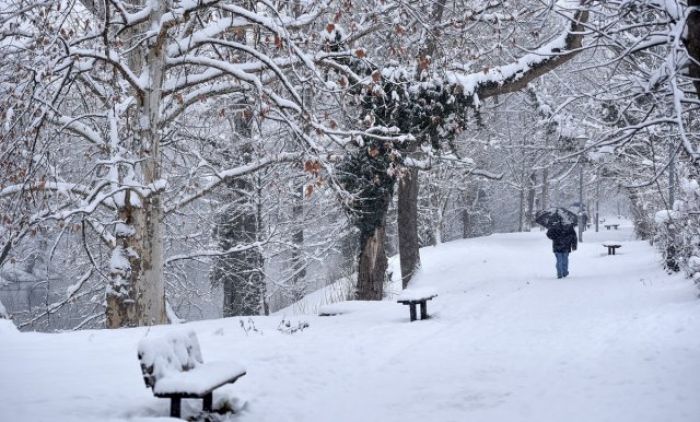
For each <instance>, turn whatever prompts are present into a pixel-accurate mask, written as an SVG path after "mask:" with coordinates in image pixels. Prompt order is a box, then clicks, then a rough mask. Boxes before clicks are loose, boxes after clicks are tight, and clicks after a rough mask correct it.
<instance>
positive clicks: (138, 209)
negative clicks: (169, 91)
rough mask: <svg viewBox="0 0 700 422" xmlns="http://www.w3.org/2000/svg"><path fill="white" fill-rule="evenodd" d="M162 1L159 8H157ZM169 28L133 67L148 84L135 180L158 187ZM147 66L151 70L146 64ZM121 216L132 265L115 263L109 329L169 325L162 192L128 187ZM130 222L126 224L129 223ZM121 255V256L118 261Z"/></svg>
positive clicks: (124, 257) (156, 12)
mask: <svg viewBox="0 0 700 422" xmlns="http://www.w3.org/2000/svg"><path fill="white" fill-rule="evenodd" d="M158 6H159V7H158ZM165 6H166V5H165V4H164V2H154V8H153V9H152V11H151V15H150V19H149V21H150V22H153V23H155V22H158V21H160V19H161V17H162V15H163V12H164V8H165ZM164 37H165V33H161V34H158V36H157V37H156V38H155V40H153V41H152V42H149V44H148V46H147V47H145V48H147V49H144V48H136V49H134V51H133V53H132V57H130V65H131V66H132V68H133V69H138V70H144V71H145V73H146V74H147V77H148V79H147V84H146V88H145V92H144V94H143V95H142V96H141V97H140V101H139V103H138V121H139V125H140V126H139V128H138V130H137V133H136V141H137V142H138V145H139V147H140V148H139V150H138V154H139V157H140V159H141V163H140V166H139V168H137V171H138V173H140V174H136V175H135V176H136V180H137V181H139V182H140V184H141V185H143V186H153V184H154V183H155V182H157V181H158V180H159V179H160V176H161V167H162V162H161V156H160V136H161V135H160V126H161V125H160V105H161V100H162V85H163V78H164V70H165V52H164V51H163V50H164ZM143 66H146V69H143ZM119 217H120V220H121V221H122V224H124V225H125V226H122V227H121V228H118V229H117V231H118V233H116V237H117V239H118V240H117V242H116V245H115V249H114V251H113V254H112V257H113V259H112V263H113V264H114V263H115V262H120V260H121V262H126V261H128V263H129V265H128V267H126V266H124V265H120V266H118V267H114V265H112V267H113V268H111V270H110V276H111V281H112V283H111V286H110V289H108V291H107V295H106V296H107V297H106V302H107V308H106V311H105V313H106V325H107V327H108V328H119V327H134V326H142V325H155V324H164V323H166V322H167V317H166V313H165V281H164V277H163V266H164V259H163V204H162V201H161V197H160V193H159V192H157V191H154V192H151V193H150V194H149V195H148V196H146V197H141V196H138V195H137V193H136V191H131V190H129V191H126V194H125V199H124V203H123V204H122V206H121V209H120V210H119ZM124 227H126V229H125V228H124ZM115 259H116V261H115Z"/></svg>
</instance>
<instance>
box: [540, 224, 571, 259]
mask: <svg viewBox="0 0 700 422" xmlns="http://www.w3.org/2000/svg"><path fill="white" fill-rule="evenodd" d="M547 237H548V238H550V239H552V250H554V252H566V253H569V252H571V251H572V250H574V251H575V250H576V246H577V237H576V231H575V230H574V226H554V227H552V228H550V229H549V230H547Z"/></svg>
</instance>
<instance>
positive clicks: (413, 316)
mask: <svg viewBox="0 0 700 422" xmlns="http://www.w3.org/2000/svg"><path fill="white" fill-rule="evenodd" d="M408 306H409V307H410V308H411V322H413V321H415V320H416V304H415V303H411V304H409V305H408Z"/></svg>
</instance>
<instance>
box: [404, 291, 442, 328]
mask: <svg viewBox="0 0 700 422" xmlns="http://www.w3.org/2000/svg"><path fill="white" fill-rule="evenodd" d="M435 296H437V292H436V291H435V290H433V289H431V288H419V289H406V290H404V291H403V292H401V294H400V295H399V297H398V299H397V302H399V303H401V304H403V305H408V306H409V312H410V317H411V322H413V321H415V320H416V305H420V319H427V318H428V304H427V302H428V301H429V300H431V299H432V298H434V297H435Z"/></svg>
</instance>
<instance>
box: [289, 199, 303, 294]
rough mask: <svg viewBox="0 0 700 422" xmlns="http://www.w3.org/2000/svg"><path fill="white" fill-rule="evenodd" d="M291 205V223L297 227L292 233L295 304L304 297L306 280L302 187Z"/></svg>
mask: <svg viewBox="0 0 700 422" xmlns="http://www.w3.org/2000/svg"><path fill="white" fill-rule="evenodd" d="M293 201H294V204H293V205H292V221H294V223H295V224H296V225H297V228H296V230H295V231H294V233H292V244H293V245H294V246H293V247H292V272H293V274H292V292H293V300H294V301H295V302H296V301H298V300H301V299H302V298H303V297H304V293H305V290H306V289H305V286H304V279H305V278H306V263H305V262H304V254H303V251H304V186H303V185H302V186H301V187H300V188H299V189H298V192H297V193H296V194H295V195H294V199H293Z"/></svg>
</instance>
